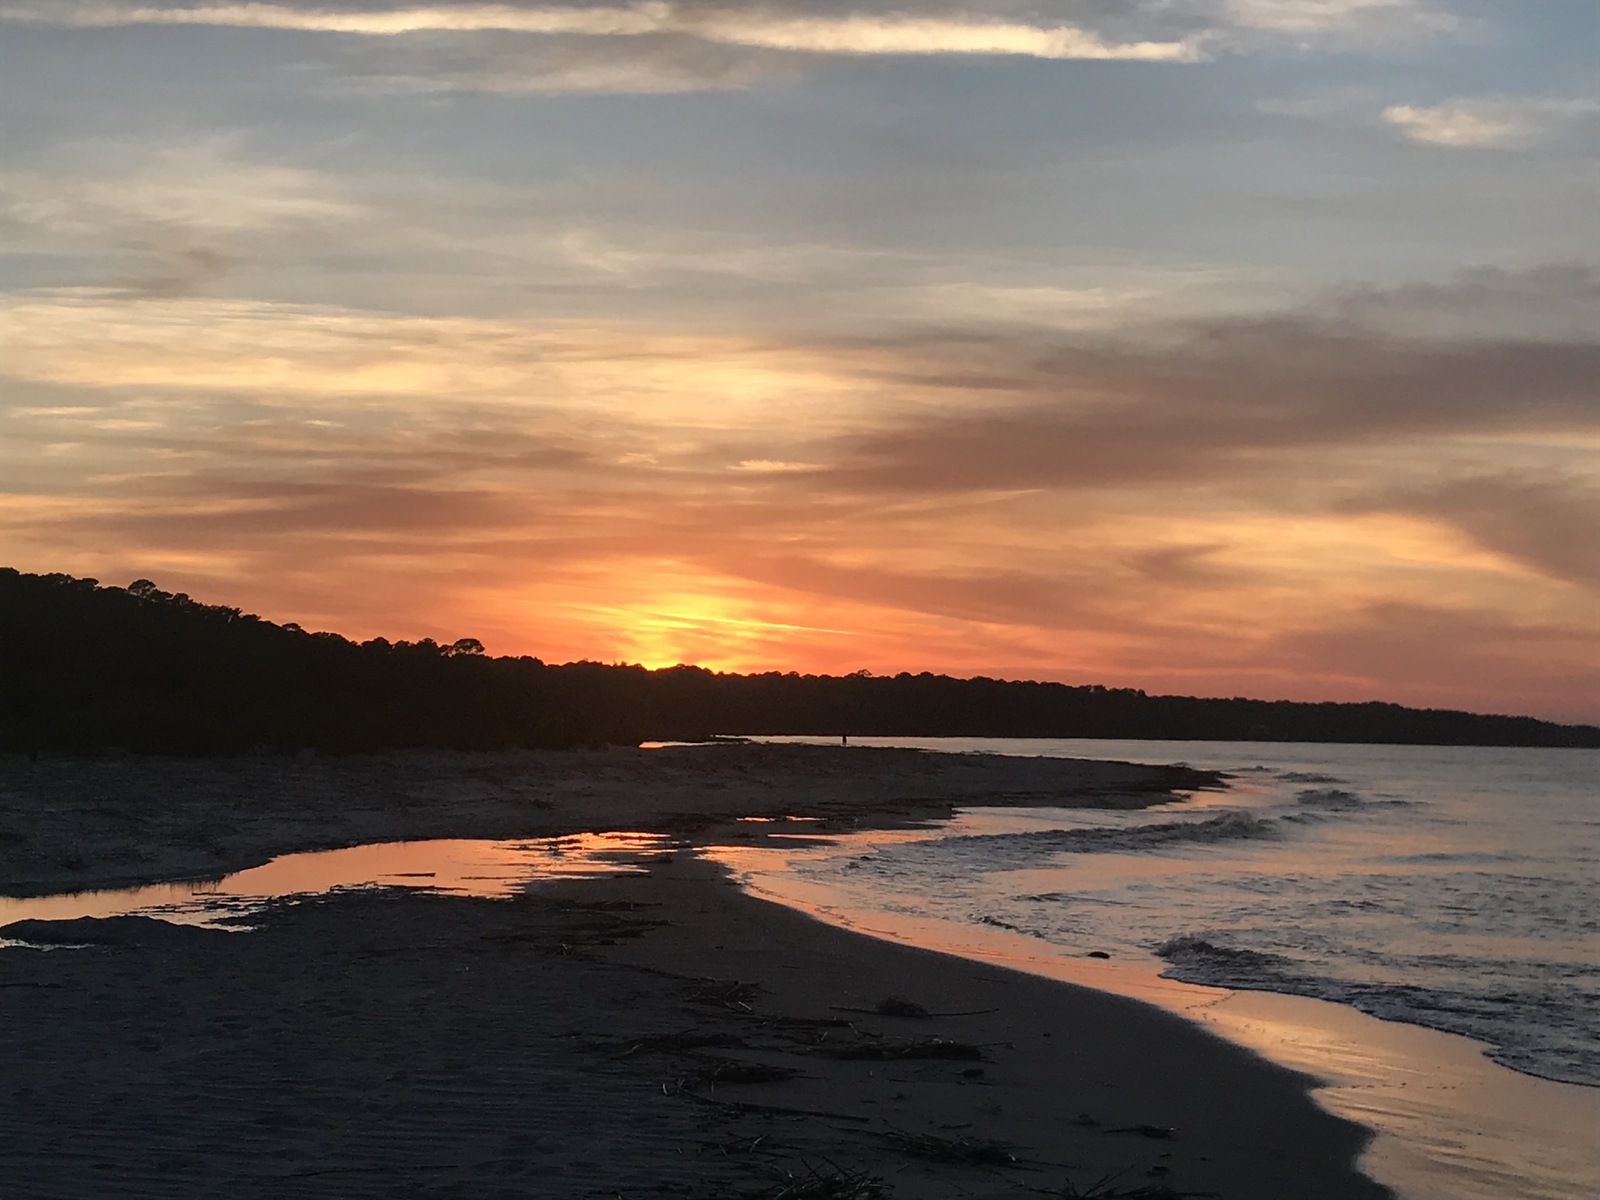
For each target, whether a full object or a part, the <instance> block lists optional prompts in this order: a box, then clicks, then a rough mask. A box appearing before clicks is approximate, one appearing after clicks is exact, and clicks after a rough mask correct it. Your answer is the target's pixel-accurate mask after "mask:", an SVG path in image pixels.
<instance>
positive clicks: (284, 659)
mask: <svg viewBox="0 0 1600 1200" xmlns="http://www.w3.org/2000/svg"><path fill="white" fill-rule="evenodd" d="M712 734H724V735H741V734H742V735H762V734H813V735H827V736H838V735H841V734H854V735H859V736H874V735H876V736H903V737H912V736H922V737H934V736H981V737H1088V738H1163V739H1167V738H1170V739H1194V740H1228V741H1236V740H1266V741H1307V742H1374V743H1409V744H1423V745H1500V746H1591V747H1593V746H1600V728H1596V727H1594V726H1589V725H1559V724H1555V723H1552V722H1548V721H1540V720H1536V719H1534V718H1531V717H1517V716H1492V715H1481V714H1475V713H1465V712H1456V711H1450V710H1439V709H1415V708H1405V707H1403V706H1401V705H1396V704H1385V703H1378V702H1370V703H1360V704H1346V703H1331V702H1330V703H1300V702H1290V701H1266V700H1249V699H1242V698H1232V699H1208V698H1200V697H1192V696H1152V695H1146V694H1145V693H1144V692H1142V691H1139V690H1136V689H1127V688H1106V687H1101V686H1079V687H1075V686H1069V685H1065V684H1059V683H1037V682H1027V681H1017V682H1013V681H1005V680H997V679H987V678H981V677H980V678H976V679H955V678H951V677H949V676H944V675H932V674H929V673H926V672H924V673H922V674H918V675H912V674H909V673H902V674H899V675H893V676H885V675H869V674H867V673H865V672H861V673H857V674H853V675H846V676H827V675H801V674H797V673H794V672H789V673H780V672H768V673H765V674H754V675H737V674H724V673H715V672H711V671H707V670H704V669H702V668H699V667H688V666H680V667H671V668H664V669H660V670H646V669H645V668H643V667H638V666H625V665H608V664H604V663H596V662H578V663H567V664H564V665H552V664H547V663H544V662H542V661H540V660H539V659H537V658H530V657H525V656H524V657H515V658H513V657H491V656H489V655H487V654H485V653H484V650H483V647H482V645H481V644H479V643H478V642H477V641H476V640H474V639H472V638H462V639H460V640H459V641H456V642H454V643H452V644H449V645H440V644H438V643H435V642H433V641H430V640H423V641H420V642H404V641H402V642H389V641H387V640H385V639H382V638H376V639H373V640H370V641H366V642H361V643H357V642H353V641H350V640H349V639H347V638H344V637H341V636H340V635H338V634H335V633H312V632H308V631H306V630H303V629H301V628H299V627H298V626H295V625H280V624H276V623H274V622H272V621H267V620H264V619H262V618H261V617H258V616H255V615H253V614H250V613H245V612H242V611H241V610H240V609H237V608H231V607H228V606H225V605H216V604H203V603H200V602H198V601H196V600H193V599H191V598H190V597H188V596H186V595H183V594H181V593H179V594H172V593H168V592H164V591H162V590H161V589H159V588H158V587H156V585H155V584H153V583H151V582H150V581H148V580H139V581H136V582H135V583H133V584H130V585H129V586H128V587H126V588H121V587H108V586H101V585H100V584H99V583H98V582H97V581H95V580H92V579H79V578H74V577H72V576H69V575H60V574H53V575H30V574H24V573H21V572H18V571H15V570H12V569H9V568H0V750H3V751H9V752H14V753H15V752H21V753H29V754H37V753H106V752H131V753H155V754H237V753H244V752H249V751H258V752H260V751H269V752H292V751H297V750H302V749H314V750H318V751H322V752H328V753H355V752H363V751H375V750H390V749H401V748H411V747H415V748H441V749H443V748H453V749H463V750H466V749H474V750H484V749H502V748H505V747H525V748H572V747H577V746H586V745H600V744H635V743H638V742H640V741H646V740H691V739H698V738H704V737H707V736H709V735H712Z"/></svg>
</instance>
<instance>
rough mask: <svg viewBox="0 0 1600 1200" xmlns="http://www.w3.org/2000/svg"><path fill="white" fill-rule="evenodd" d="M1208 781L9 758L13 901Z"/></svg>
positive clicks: (882, 757)
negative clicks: (399, 847) (314, 863)
mask: <svg viewBox="0 0 1600 1200" xmlns="http://www.w3.org/2000/svg"><path fill="white" fill-rule="evenodd" d="M1220 786H1222V777H1221V776H1220V775H1219V774H1218V773H1217V772H1213V771H1198V770H1194V769H1191V768H1187V767H1178V766H1148V765H1144V764H1137V763H1122V762H1100V761H1094V760H1087V759H1021V758H1008V757H1005V756H1001V755H941V754H936V753H930V752H925V751H920V750H903V749H890V748H884V747H865V746H859V747H858V746H851V747H849V748H841V747H832V746H802V745H767V744H762V743H755V742H748V743H724V744H714V745H696V746H681V747H668V748H661V749H651V750H643V749H632V748H627V749H612V750H606V751H572V752H555V751H507V752H503V753H488V752H433V751H415V752H404V753H394V754H382V755H357V756H350V757H348V758H331V757H312V758H292V759H291V758H274V757H239V758H196V759H179V758H129V757H121V758H67V757H62V758H44V759H40V760H39V761H37V762H31V761H29V760H28V759H26V758H23V757H21V756H17V755H11V756H3V755H0V895H3V896H18V897H21V896H42V895H50V894H56V893H61V892H72V891H78V892H82V891H97V890H110V889H116V888H122V887H132V886H139V885H143V884H150V883H163V882H187V881H192V880H204V879H216V878H220V877H221V876H223V875H226V874H229V873H232V872H234V871H239V870H244V869H247V868H250V867H255V866H260V865H262V864H263V863H265V862H267V861H268V860H270V859H272V858H275V857H278V856H280V855H284V854H293V853H298V852H302V851H308V850H327V849H338V848H342V847H347V846H354V845H361V844H365V843H369V842H386V841H389V842H392V841H422V840H428V839H433V838H533V837H554V836H561V835H566V834H575V833H589V832H602V831H606V830H619V829H628V830H631V831H635V832H641V833H666V834H683V835H694V834H697V833H701V832H703V831H706V830H709V829H712V828H714V827H717V826H718V825H720V824H725V823H727V822H729V821H734V820H737V819H738V818H740V817H746V816H788V815H796V814H804V815H806V816H808V817H814V818H816V819H817V824H816V825H815V828H816V829H818V830H819V831H822V832H828V831H845V830H853V829H862V828H877V829H888V828H894V827H896V826H903V825H905V824H909V823H916V822H923V821H931V820H937V819H940V818H942V817H948V816H949V815H950V814H951V813H952V812H954V810H955V809H956V808H958V807H984V806H1008V805H1024V806H1026V805H1060V806H1063V807H1069V808H1070V807H1101V808H1129V809H1131V808H1144V807H1149V806H1151V805H1155V804H1161V803H1165V802H1168V801H1170V800H1172V799H1173V798H1174V796H1175V794H1176V793H1179V792H1183V791H1194V790H1199V789H1202V788H1208V787H1220Z"/></svg>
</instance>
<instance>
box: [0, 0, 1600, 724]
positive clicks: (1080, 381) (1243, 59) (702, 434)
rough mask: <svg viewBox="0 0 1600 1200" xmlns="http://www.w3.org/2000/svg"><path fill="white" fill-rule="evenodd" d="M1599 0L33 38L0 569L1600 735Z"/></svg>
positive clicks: (10, 74) (513, 7) (534, 15)
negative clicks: (1444, 711) (1368, 704)
mask: <svg viewBox="0 0 1600 1200" xmlns="http://www.w3.org/2000/svg"><path fill="white" fill-rule="evenodd" d="M1597 62H1600V5H1596V3H1595V0H1060V2H1057V3H1032V4H1027V3H1012V2H1010V0H989V2H984V0H973V2H967V3H943V2H942V0H932V2H924V3H917V4H906V5H904V6H902V7H895V6H893V5H877V4H869V3H863V2H860V0H857V2H855V3H850V2H846V0H777V2H776V3H771V4H760V5H753V4H731V3H718V2H710V3H695V4H676V3H640V4H628V3H617V2H612V3H605V4H589V3H563V2H560V0H551V2H550V3H542V4H527V3H510V4H422V5H417V6H405V5H400V4H393V3H381V2H377V0H355V2H354V3H349V2H340V0H328V2H327V3H320V2H319V3H295V2H287V3H276V2H274V3H225V2H219V3H215V4H206V3H203V2H202V3H193V4H190V5H186V6H178V5H174V4H169V3H166V2H165V0H149V2H148V3H139V2H132V3H124V2H121V0H0V112H3V114H4V123H3V127H0V564H4V565H10V566H14V567H17V568H19V569H22V570H29V571H66V572H70V573H73V574H78V575H90V576H93V577H95V578H98V579H100V580H101V581H102V582H105V583H116V584H126V583H127V582H129V581H130V580H132V579H135V578H138V577H149V578H152V579H154V580H155V581H156V582H157V583H158V584H159V585H161V586H162V587H164V588H167V589H169V590H182V591H187V592H190V593H191V594H193V595H194V596H195V597H196V598H197V599H202V600H206V601H210V602H216V603H227V604H234V605H241V606H243V607H245V608H247V609H250V610H252V611H255V612H259V613H261V614H262V615H263V616H267V617H270V618H272V619H275V620H281V621H298V622H300V623H301V624H303V625H305V626H307V627H308V628H324V629H334V630H337V631H339V632H342V633H345V634H347V635H350V636H353V637H357V638H364V637H371V636H374V635H379V634H382V635H384V636H387V637H390V638H401V637H408V638H417V637H423V636H431V637H435V638H439V639H441V640H446V641H449V640H454V639H455V638H457V637H461V636H468V635H470V636H476V637H479V638H481V639H482V640H483V641H484V643H485V644H486V645H487V646H488V648H489V650H490V652H491V653H509V654H519V653H527V654H536V655H539V656H540V657H542V658H544V659H546V660H548V661H557V662H559V661H566V660H569V659H576V658H592V659H599V660H602V661H626V662H642V663H644V664H646V665H650V666H657V665H668V664H672V663H677V662H695V663H700V664H702V665H705V666H708V667H713V668H720V669H730V670H753V669H756V670H764V669H770V668H778V669H783V670H789V669H795V670H801V671H830V672H846V671H853V670H857V669H868V670H871V671H874V672H878V673H893V672H898V671H901V670H911V671H921V670H933V671H944V672H950V673H953V674H959V675H973V674H987V675H997V676H1003V677H1008V678H1042V679H1059V680H1063V681H1067V682H1072V683H1104V684H1107V685H1110V686H1127V687H1142V688H1145V689H1146V690H1149V691H1163V692H1165V691H1175V692H1182V693H1190V694H1202V695H1252V696H1262V697H1269V698H1291V699H1386V700H1395V701H1400V702H1403V703H1409V704H1420V705H1431V706H1448V707H1464V708H1469V709H1476V710H1485V711H1514V712H1526V713H1532V714H1534V715H1538V716H1545V717H1551V718H1556V719H1575V720H1589V721H1594V720H1600V594H1597V593H1600V399H1597V392H1600V186H1597V184H1600V173H1597V165H1596V162H1597V159H1596V150H1597V149H1600V68H1597V66H1596V64H1597Z"/></svg>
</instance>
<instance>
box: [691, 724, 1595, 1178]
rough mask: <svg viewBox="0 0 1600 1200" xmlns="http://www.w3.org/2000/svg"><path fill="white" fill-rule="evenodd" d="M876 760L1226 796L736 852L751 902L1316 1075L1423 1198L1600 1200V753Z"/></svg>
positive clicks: (1188, 748) (1124, 744)
mask: <svg viewBox="0 0 1600 1200" xmlns="http://www.w3.org/2000/svg"><path fill="white" fill-rule="evenodd" d="M770 740H784V741H788V740H793V741H818V742H820V741H824V740H826V739H803V738H795V739H770ZM857 741H859V742H860V743H861V744H864V745H895V746H914V747H920V748H924V749H929V750H937V751H944V752H956V753H959V752H984V753H998V754H1026V755H1048V756H1052V757H1070V758H1093V759H1120V760H1124V761H1132V762H1147V763H1176V762H1182V763H1188V764H1189V765H1191V766H1194V767H1201V768H1207V769H1213V770H1219V771H1223V772H1226V773H1227V774H1228V775H1229V776H1230V777H1231V778H1230V780H1229V784H1230V786H1229V787H1228V788H1227V789H1225V790H1220V791H1215V792H1211V791H1206V792H1199V793H1196V794H1194V795H1191V796H1189V797H1187V798H1185V799H1183V800H1180V801H1178V802H1175V803H1169V804H1163V805H1158V806H1156V807H1154V808H1148V809H1144V810H1140V811H1132V812H1129V811H1119V810H1102V809H1050V808H1045V809H1040V808H1026V809H1024V808H1016V809H1005V808H999V809H995V808H973V809H967V810H964V811H961V812H959V813H957V815H956V816H955V817H954V818H953V819H951V820H949V821H944V822H938V823H935V824H932V825H930V826H928V827H925V828H921V829H913V830H895V831H892V832H887V833H886V832H864V833H858V834H847V835H843V836H836V835H829V836H827V837H824V838H813V837H805V836H799V837H796V838H794V839H793V840H792V841H791V843H790V844H789V845H787V846H784V845H781V844H780V845H779V846H778V847H776V848H769V849H759V850H750V849H748V848H740V847H726V848H723V849H722V850H721V851H717V852H716V853H719V854H720V855H721V857H722V860H723V861H724V862H725V863H726V864H727V865H728V866H729V867H730V868H731V869H732V870H734V871H735V873H736V875H737V877H738V878H739V879H740V880H741V881H742V882H743V884H744V885H745V886H746V887H747V888H748V889H749V890H751V891H753V892H755V893H756V894H758V895H764V896H766V897H768V898H770V899H774V900H778V901H780V902H783V903H787V904H791V905H795V906H798V907H801V908H804V909H806V910H808V911H810V912H812V913H813V914H814V915H816V916H818V917H820V918H822V919H824V920H828V921H832V922H834V923H837V924H840V925H843V926H845V927H847V928H852V929H855V930H858V931H860V932H865V933H870V934H874V935H876V936H881V937H888V938H893V939H897V940H901V941H907V942H912V943H915V944H918V945H923V946H926V947H929V948H935V949H941V950H945V951H948V952H952V953H957V954H962V955H965V956H968V957H977V958H983V959H987V960H991V961H999V962H1005V963H1008V964H1009V965H1012V966H1016V967H1020V968H1022V969H1026V970H1030V971H1035V972H1038V973H1043V974H1049V975H1053V976H1056V977H1058V978H1062V979H1064V980H1067V981H1069V982H1075V983H1079V984H1084V985H1087V986H1092V987H1099V988H1104V989H1107V990H1112V991H1119V992H1122V993H1124V994H1126V995H1130V996H1133V997H1136V998H1139V999H1142V1000H1145V1001H1148V1002H1153V1003H1157V1004H1161V1005H1163V1006H1165V1007H1168V1008H1171V1009H1173V1010H1175V1011H1179V1012H1182V1013H1184V1014H1185V1015H1186V1016H1189V1017H1190V1018H1192V1019H1194V1020H1196V1021H1198V1022H1200V1023H1202V1024H1204V1025H1206V1026H1208V1027H1209V1028H1211V1029H1213V1030H1214V1031H1215V1032H1217V1033H1219V1034H1220V1035H1221V1036H1224V1037H1226V1038H1229V1039H1230V1040H1233V1041H1236V1042H1239V1043H1241V1044H1243V1045H1245V1046H1248V1047H1249V1048H1251V1049H1253V1050H1255V1051H1257V1052H1258V1053H1261V1054H1264V1055H1266V1056H1267V1057H1269V1058H1272V1059H1274V1060H1275V1061H1278V1062H1280V1063H1282V1064H1283V1065H1286V1066H1290V1067H1292V1068H1295V1069H1298V1070H1302V1071H1305V1072H1306V1073H1307V1074H1309V1075H1312V1076H1314V1077H1316V1078H1317V1079H1319V1080H1320V1081H1321V1084H1322V1086H1321V1087H1320V1088H1319V1089H1318V1092H1317V1095H1318V1097H1319V1099H1320V1101H1321V1102H1322V1103H1323V1104H1324V1106H1325V1107H1327V1108H1329V1109H1330V1110H1332V1111H1335V1112H1338V1113H1340V1114H1342V1115H1344V1116H1347V1117H1350V1118H1351V1119H1353V1120H1356V1121H1359V1122H1361V1123H1362V1124H1364V1125H1366V1126H1367V1127H1368V1128H1370V1129H1371V1130H1372V1131H1373V1133H1374V1135H1375V1136H1374V1140H1373V1142H1372V1144H1371V1146H1370V1147H1369V1149H1368V1151H1367V1153H1366V1155H1365V1156H1364V1159H1363V1168H1364V1169H1365V1170H1366V1171H1367V1172H1368V1173H1369V1174H1371V1175H1372V1176H1374V1177H1375V1178H1377V1179H1379V1180H1380V1181H1381V1182H1384V1183H1386V1184H1388V1185H1389V1186H1390V1187H1392V1188H1393V1189H1394V1190H1395V1192H1396V1194H1397V1195H1398V1196H1400V1197H1402V1198H1403V1200H1503V1198H1504V1197H1507V1196H1516V1197H1518V1198H1519V1200H1535V1198H1539V1200H1589V1198H1591V1197H1593V1196H1596V1195H1600V751H1594V750H1545V749H1500V748H1488V747H1419V746H1365V745H1361V746H1357V745H1326V744H1289V743H1253V742H1236V743H1229V742H1170V741H1167V742H1162V741H1098V740H1080V739H1062V740H1023V739H958V738H934V739H909V738H905V739H896V738H883V739H874V738H860V739H852V743H853V744H854V743H855V742H857ZM1361 1014H1367V1015H1365V1016H1363V1015H1361ZM1468 1039H1471V1040H1468Z"/></svg>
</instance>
